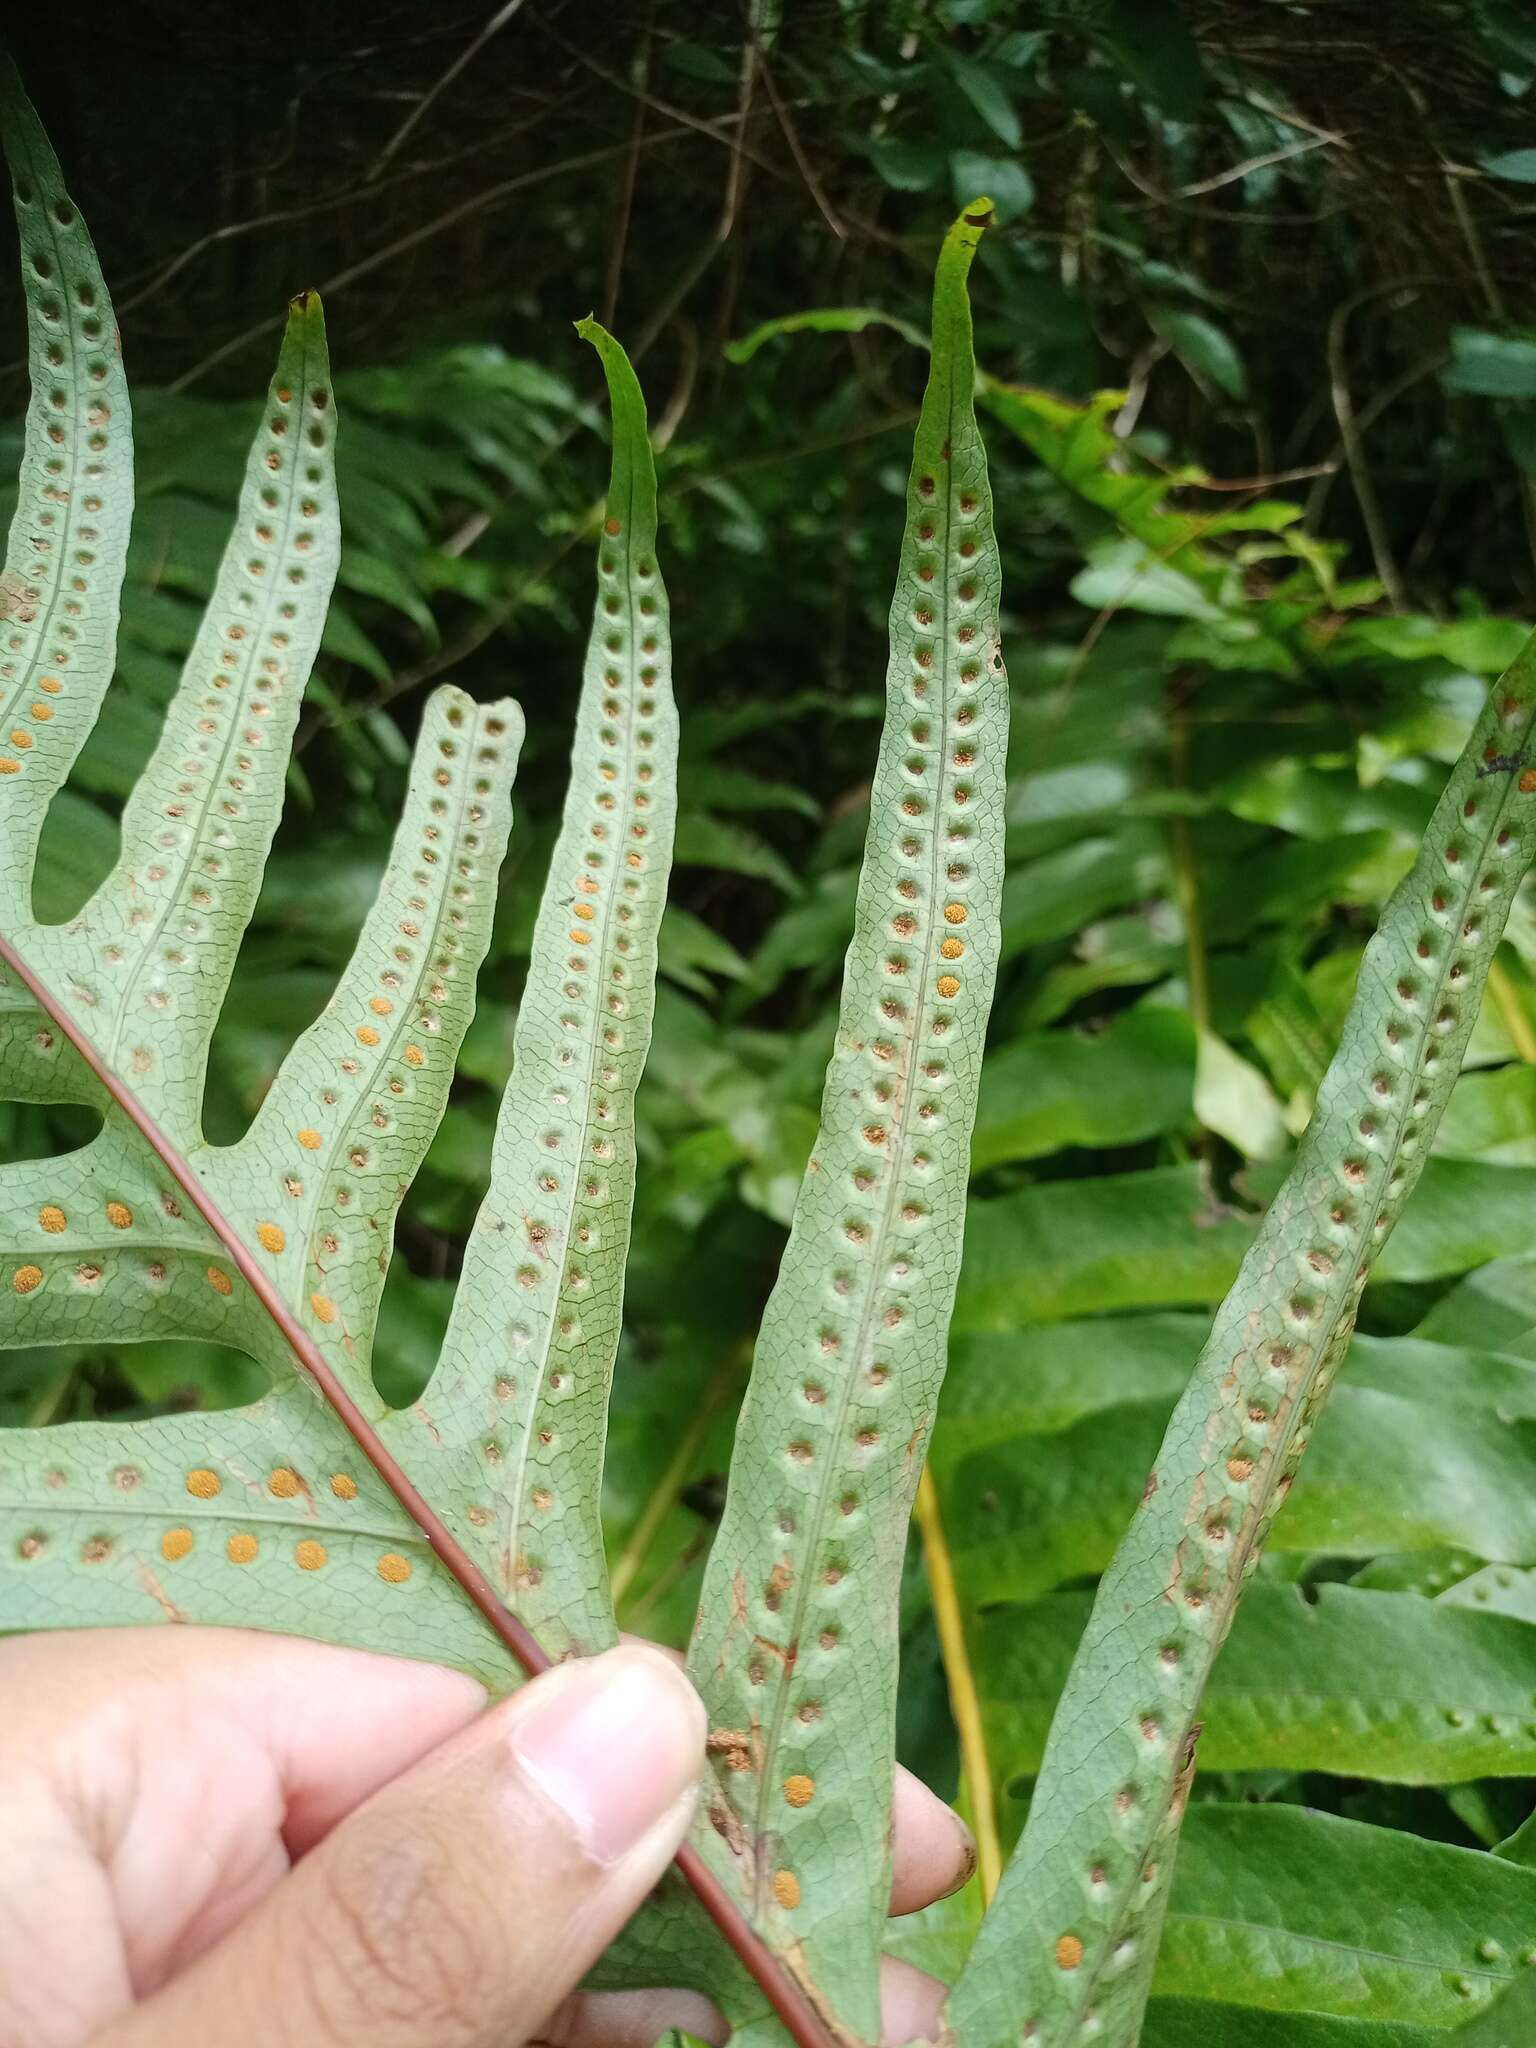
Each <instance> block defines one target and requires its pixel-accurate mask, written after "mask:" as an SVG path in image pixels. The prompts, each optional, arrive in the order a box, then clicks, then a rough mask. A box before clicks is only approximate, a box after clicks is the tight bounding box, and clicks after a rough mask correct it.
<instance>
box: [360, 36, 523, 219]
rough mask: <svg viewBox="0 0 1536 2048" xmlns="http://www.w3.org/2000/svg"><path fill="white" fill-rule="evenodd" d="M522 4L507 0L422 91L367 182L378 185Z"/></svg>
mask: <svg viewBox="0 0 1536 2048" xmlns="http://www.w3.org/2000/svg"><path fill="white" fill-rule="evenodd" d="M522 5H523V0H505V5H504V6H502V7H498V8H497V10H496V12H495V13H494V14H493V15H492V16H491V18H490V20H489V21H488V22H486V23H485V24H484V25H483V27H482V28H481V29H480V30H479V32H478V34H476V35H474V36H472V37H471V38H470V40H469V41H468V42H467V43H466V44H465V46H464V48H463V49H462V50H461V51H460V52H459V54H458V56H457V57H455V58H454V60H453V62H452V63H451V64H450V65H449V66H448V69H447V70H446V71H445V72H444V73H443V74H442V76H441V77H440V78H439V79H438V81H437V83H436V84H435V85H433V86H430V87H429V88H428V89H427V91H426V92H424V93H423V94H422V96H421V98H420V99H419V100H418V101H417V102H416V104H415V106H414V107H412V109H411V111H410V112H409V113H408V114H407V115H406V117H405V119H404V120H403V121H402V122H401V123H400V126H399V127H398V128H397V129H396V130H395V132H394V134H393V135H392V136H391V137H390V138H389V140H388V142H386V143H385V145H384V147H383V148H382V149H381V150H380V151H379V154H378V155H377V157H375V159H374V162H373V168H372V170H371V171H370V172H369V173H368V176H367V178H366V179H365V180H364V183H365V184H369V185H373V184H377V182H378V180H379V178H380V177H381V176H382V175H383V173H384V171H385V170H386V169H387V167H388V165H389V160H390V158H391V157H392V156H393V155H394V153H395V151H396V150H397V149H399V148H400V146H401V144H402V143H403V142H404V141H405V139H406V137H407V136H408V135H409V134H410V133H411V131H412V129H414V128H415V127H416V126H417V124H418V123H419V122H420V121H421V120H422V118H423V116H424V115H425V114H426V113H427V112H428V110H429V109H430V108H431V107H432V105H433V104H434V102H435V101H437V100H438V99H439V98H440V97H441V96H442V94H443V93H445V92H446V91H447V89H448V87H449V86H450V85H452V83H453V81H454V80H455V79H456V78H457V77H458V75H459V73H460V72H461V71H462V70H463V69H464V67H465V66H466V65H467V64H469V63H471V62H472V61H473V60H474V58H476V57H477V56H478V55H479V54H480V52H481V51H482V50H483V49H484V48H485V46H486V44H487V43H488V42H490V40H491V38H492V37H493V36H496V35H499V34H500V33H501V31H502V30H503V29H504V28H505V27H506V25H507V23H508V22H509V21H510V20H511V19H512V17H513V15H514V14H516V13H517V12H518V10H519V9H520V8H521V7H522Z"/></svg>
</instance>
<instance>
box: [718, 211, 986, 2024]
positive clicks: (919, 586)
mask: <svg viewBox="0 0 1536 2048" xmlns="http://www.w3.org/2000/svg"><path fill="white" fill-rule="evenodd" d="M990 212H991V208H990V203H989V202H987V201H978V202H976V203H975V204H974V205H973V206H971V207H970V208H969V209H968V210H967V212H966V213H965V214H964V215H963V216H962V217H961V219H960V220H958V221H957V222H956V223H955V225H954V227H953V228H952V229H951V231H950V233H949V236H948V237H947V239H946V241H945V244H944V248H943V252H942V254H941V256H940V259H939V267H938V274H937V278H936V281H935V288H934V306H933V363H932V369H931V374H930V378H929V383H928V389H927V393H926V396H925V398H924V402H923V409H922V413H921V416H920V419H919V423H918V428H917V433H916V439H915V447H914V459H913V467H912V472H911V479H910V483H909V486H908V493H907V517H906V531H905V537H904V542H903V547H902V554H901V562H900V568H899V572H898V577H897V584H896V592H895V597H894V600H893V603H892V607H891V615H890V619H891V623H890V634H891V657H890V667H889V671H888V680H887V712H886V721H885V728H884V732H883V735H882V739H881V745H880V755H879V761H878V765H877V768H876V773H875V779H874V787H873V791H872V795H871V806H870V824H869V833H868V838H867V841H866V846H865V856H864V865H863V869H862V872H861V875H860V880H859V892H858V914H857V923H856V929H855V935H854V939H853V942H852V945H851V947H850V949H849V954H848V961H847V966H846V970H845V975H844V983H843V1000H842V1009H841V1014H840V1018H839V1023H838V1031H837V1040H836V1047H835V1050H834V1053H833V1057H832V1062H831V1065H830V1067H829V1069H828V1074H827V1084H826V1092H825V1095H824V1099H823V1104H822V1117H821V1128H820V1132H819V1134H818V1137H817V1140H816V1144H815V1148H814V1150H813V1153H812V1156H811V1160H810V1165H809V1168H808V1170H807V1174H806V1178H805V1181H804V1183H803V1185H802V1188H801V1191H800V1197H799V1200H798V1203H797V1205H796V1210H795V1216H794V1220H793V1223H792V1225H791V1229H790V1238H789V1244H788V1247H787V1249H786V1252H785V1255H784V1260H783V1263H782V1265H781V1268H780V1273H779V1279H778V1283H777V1285H776V1287H775V1289H774V1292H773V1295H772V1298H771V1300H770V1302H769V1304H768V1308H767V1312H766V1315H765V1317H764V1322H763V1328H762V1334H761V1337H760V1339H759V1342H758V1347H757V1355H756V1360H755V1363H754V1367H753V1375H752V1382H751V1387H750V1390H749V1393H748V1395H747V1399H746V1403H745V1406H744V1409H743V1413H742V1418H741V1423H740V1427H739V1430H738V1434H737V1442H736V1451H735V1456H734V1458H733V1461H732V1467H731V1479H730V1491H729V1495H728V1499H727V1505H726V1510H725V1516H724V1519H723V1521H722V1524H721V1527H720V1530H719V1533H718V1535H717V1536H716V1539H715V1544H714V1548H713V1550H712V1552H711V1555H710V1562H709V1568H708V1572H707V1575H706V1579H705V1585H704V1593H703V1598H702V1601H701V1603H700V1610H699V1619H698V1623H697V1626H696V1630H695V1638H694V1645H693V1650H692V1654H691V1659H690V1670H691V1671H692V1674H693V1677H694V1681H695V1683H696V1684H697V1685H698V1687H699V1689H700V1691H701V1692H702V1693H703V1695H704V1699H705V1701H706V1704H707V1705H708V1708H709V1713H710V1719H711V1723H712V1725H713V1726H714V1728H715V1729H716V1731H717V1749H718V1751H719V1768H718V1773H717V1778H716V1782H715V1784H714V1786H713V1788H712V1793H711V1811H710V1814H709V1817H708V1822H707V1824H704V1825H701V1831H700V1833H701V1839H702V1840H703V1841H704V1842H705V1843H706V1848H707V1853H708V1854H709V1856H710V1858H711V1861H712V1862H713V1864H714V1866H715V1867H716V1868H717V1869H718V1870H719V1871H720V1872H721V1874H722V1877H723V1879H724V1881H725V1882H726V1883H727V1884H728V1885H730V1886H731V1887H732V1889H733V1890H734V1891H735V1892H736V1893H737V1895H738V1896H740V1897H741V1898H742V1899H743V1900H744V1901H745V1902H746V1903H747V1905H748V1909H749V1911H750V1912H751V1914H752V1916H753V1918H754V1920H755V1921H756V1923H757V1924H758V1926H759V1927H760V1928H761V1929H762V1930H763V1932H764V1933H765V1935H766V1938H767V1939H768V1941H769V1942H770V1943H771V1944H772V1946H773V1947H774V1948H775V1949H777V1950H778V1951H779V1952H780V1953H782V1954H785V1955H787V1956H790V1957H792V1958H793V1960H794V1967H795V1968H796V1970H797V1971H799V1972H801V1973H803V1975H804V1977H805V1979H806V1981H807V1982H808V1983H810V1984H812V1985H814V1986H815V1991H816V1995H817V1998H818V2001H819V2002H821V2003H822V2004H823V2007H824V2009H830V2010H831V2011H833V2012H834V2013H835V2014H836V2015H837V2020H838V2023H839V2024H840V2026H842V2027H843V2028H845V2029H846V2030H847V2031H849V2032H851V2033H854V2034H857V2035H859V2036H861V2037H863V2038H865V2039H871V2040H872V2039H876V2038H878V2033H879V2025H880V2014H879V1987H878V1962H879V1955H880V1948H881V1942H882V1937H883V1930H884V1922H885V1916H886V1912H887V1907H888V1901H889V1894H890V1846H889V1819H890V1788H891V1777H892V1766H893V1761H894V1757H893V1751H894V1704H895V1685H896V1669H895V1665H896V1638H897V1619H896V1601H897V1594H898V1590H899V1581H900V1573H901V1560H902V1557H903V1554H904V1549H905V1542H906V1530H907V1522H908V1519H909V1516H910V1512H911V1505H912V1497H913V1494H914V1492H915V1489H916V1486H917V1479H918V1474H919V1472H920V1470H921V1466H922V1456H923V1448H924V1443H925V1439H926V1436H927V1432H928V1429H929V1426H930V1424H931V1422H932V1420H933V1413H934V1406H935V1402H936V1399H937V1395H938V1388H939V1382H940V1380H941V1378H942V1375H943V1369H944V1360H945V1348H946V1337H947V1330H948V1323H949V1315H950V1310H951V1307H952V1304H953V1299H954V1289H955V1282H956V1279H957V1276H958V1271H959V1262H960V1241H961V1230H962V1222H963V1216H964V1205H965V1188H966V1180H967V1174H968V1163H969V1141H970V1131H971V1124H972V1118H973V1115H974V1109H975V1092H976V1084H977V1078H978V1075H979V1071H980V1065H981V1054H982V1043H983V1039H984V1036H985V1030H986V1019H987V1012H988V1008H989V1006H990V1002H991V994H992V984H993V977H994V973H995V968H996V959H997V949H998V907H999V895H1000V888H1001V879H1002V834H1001V817H1002V805H1003V777H1004V755H1005V747H1006V733H1007V719H1008V690H1007V679H1006V677H1005V675H1004V672H1003V665H1002V657H1001V654H1000V652H999V645H998V600H999V580H1000V579H999V570H998V557H997V548H996V542H995V539H994V535H993V530H992V511H991V498H990V493H989V490H988V484H987V472H986V457H985V452H984V450H983V447H982V443H981V438H980V434H979V432H978V429H977V426H976V419H975V411H974V407H973V403H972V392H973V385H974V380H975V366H974V358H973V353H972V342H971V322H970V308H969V301H968V297H967V290H966V279H967V274H968V271H969V269H970V263H971V258H972V256H973V254H974V251H975V249H976V246H977V244H978V242H979V241H980V238H981V234H982V231H983V229H984V228H985V226H986V224H987V221H988V219H989V217H990ZM765 1536H766V1538H767V1547H766V1549H765Z"/></svg>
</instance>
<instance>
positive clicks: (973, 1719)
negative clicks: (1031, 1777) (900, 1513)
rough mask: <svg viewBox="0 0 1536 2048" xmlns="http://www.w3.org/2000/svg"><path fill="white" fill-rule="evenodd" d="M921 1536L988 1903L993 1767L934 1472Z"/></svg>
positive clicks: (996, 1866)
mask: <svg viewBox="0 0 1536 2048" xmlns="http://www.w3.org/2000/svg"><path fill="white" fill-rule="evenodd" d="M915 1513H916V1517H917V1528H918V1534H919V1535H920V1536H921V1538H922V1543H923V1562H924V1564H925V1565H926V1566H927V1570H928V1590H929V1593H930V1594H931V1595H932V1598H933V1621H934V1626H935V1628H936V1629H937V1630H938V1635H939V1650H940V1653H941V1655H942V1656H943V1659H944V1679H945V1683H946V1684H947V1686H948V1687H949V1710H950V1712H951V1713H952V1714H953V1715H954V1717H955V1731H956V1733H957V1734H958V1735H959V1738H960V1769H961V1772H962V1773H963V1775H964V1778H965V1789H966V1792H967V1794H968V1795H969V1804H970V1808H971V1818H972V1826H973V1827H974V1829H975V1832H976V1874H977V1877H978V1878H979V1880H980V1882H981V1895H982V1898H983V1900H984V1901H985V1902H986V1904H987V1905H989V1906H990V1905H991V1903H992V1894H993V1893H994V1892H995V1891H996V1890H997V1886H998V1881H999V1879H1000V1878H1001V1877H1002V1874H1003V1849H1002V1844H1001V1842H1000V1841H999V1840H998V1835H997V1801H996V1799H995V1797H994V1795H993V1790H992V1766H991V1764H990V1763H989V1762H988V1760H987V1737H986V1730H985V1729H984V1728H983V1727H982V1721H981V1702H980V1700H979V1699H978V1698H977V1697H976V1676H975V1673H974V1672H973V1671H972V1670H971V1653H970V1650H969V1649H968V1647H967V1645H966V1640H965V1623H964V1621H963V1619H962V1618H961V1614H960V1595H959V1593H958V1591H957V1590H956V1587H955V1569H954V1566H953V1564H952V1563H951V1562H950V1556H949V1544H948V1542H947V1540H946V1538H945V1535H944V1517H943V1515H942V1513H941V1512H940V1509H939V1490H938V1488H937V1487H936V1486H935V1485H934V1483H933V1474H932V1473H931V1472H928V1471H925V1472H924V1473H923V1476H922V1478H921V1479H920V1480H919V1481H918V1485H917V1506H916V1509H915Z"/></svg>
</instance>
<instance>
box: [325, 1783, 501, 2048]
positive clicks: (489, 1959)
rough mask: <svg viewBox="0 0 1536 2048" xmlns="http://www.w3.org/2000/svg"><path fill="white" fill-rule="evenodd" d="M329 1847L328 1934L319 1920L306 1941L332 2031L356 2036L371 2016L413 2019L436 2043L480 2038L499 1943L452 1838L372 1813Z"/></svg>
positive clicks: (379, 2024) (383, 2023) (389, 2023)
mask: <svg viewBox="0 0 1536 2048" xmlns="http://www.w3.org/2000/svg"><path fill="white" fill-rule="evenodd" d="M329 1847H330V1853H329V1854H328V1855H327V1857H326V1858H325V1864H326V1868H325V1870H324V1873H323V1882H324V1886H325V1898H324V1919H323V1936H322V1939H321V1940H320V1941H318V1942H317V1941H316V1940H315V1939H314V1932H315V1929H314V1927H313V1925H312V1926H311V1928H310V1930H309V1938H308V1939H304V1940H301V1941H300V1942H299V1943H298V1944H297V1945H296V1947H297V1952H298V1953H299V1954H301V1955H302V1956H303V1957H304V1958H305V1963H306V1983H305V1985H304V1996H305V1999H306V2002H307V2004H308V2006H309V2007H310V2009H311V2011H312V2012H313V2014H314V2017H315V2018H316V2020H318V2021H319V2022H320V2025H321V2028H322V2035H323V2038H327V2039H328V2038H331V2036H332V2035H333V2034H334V2035H335V2037H336V2038H338V2039H343V2040H351V2039H352V2038H353V2037H354V2035H355V2034H356V2033H357V2031H358V2028H359V2026H360V2025H363V2026H367V2027H376V2028H380V2029H386V2030H387V2029H389V2028H390V2027H399V2028H405V2027H409V2028H410V2029H411V2032H410V2035H409V2038H410V2039H412V2040H414V2039H416V2038H417V2033H418V2031H419V2033H420V2035H421V2038H423V2039H426V2040H430V2041H432V2042H433V2044H434V2048H458V2044H460V2043H466V2044H467V2043H471V2042H477V2041H479V2040H480V2039H481V2038H482V2035H483V2030H484V2025H485V2022H486V2018H487V2012H486V2006H487V2000H488V1997H493V1996H494V1992H493V1991H492V1990H491V1989H490V1987H494V1986H495V1985H496V1983H497V1982H498V1972H497V1968H496V1958H495V1948H496V1944H495V1941H494V1937H493V1930H492V1928H491V1926H490V1924H489V1917H488V1916H487V1915H486V1914H485V1913H484V1912H480V1913H478V1915H477V1908H476V1897H477V1892H476V1888H475V1887H473V1886H467V1885H466V1884H465V1882H464V1873H463V1871H462V1870H459V1869H456V1867H455V1859H454V1857H453V1854H452V1851H451V1849H450V1847H449V1846H448V1845H447V1844H446V1843H444V1842H443V1841H441V1840H440V1839H437V1838H436V1837H435V1836H434V1835H433V1834H432V1833H431V1832H430V1831H429V1832H427V1833H425V1834H423V1835H419V1836H416V1837H404V1836H402V1835H401V1833H400V1832H399V1831H398V1829H397V1828H394V1827H390V1828H388V1829H386V1828H382V1827H381V1828H371V1827H369V1826H368V1825H367V1822H366V1820H362V1821H361V1822H358V1821H354V1822H353V1823H352V1824H351V1825H349V1826H347V1827H345V1828H343V1829H341V1830H339V1831H338V1833H337V1834H336V1835H335V1836H334V1837H333V1838H332V1842H331V1844H330V1845H329ZM319 1874H320V1873H318V1872H317V1875H319Z"/></svg>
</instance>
